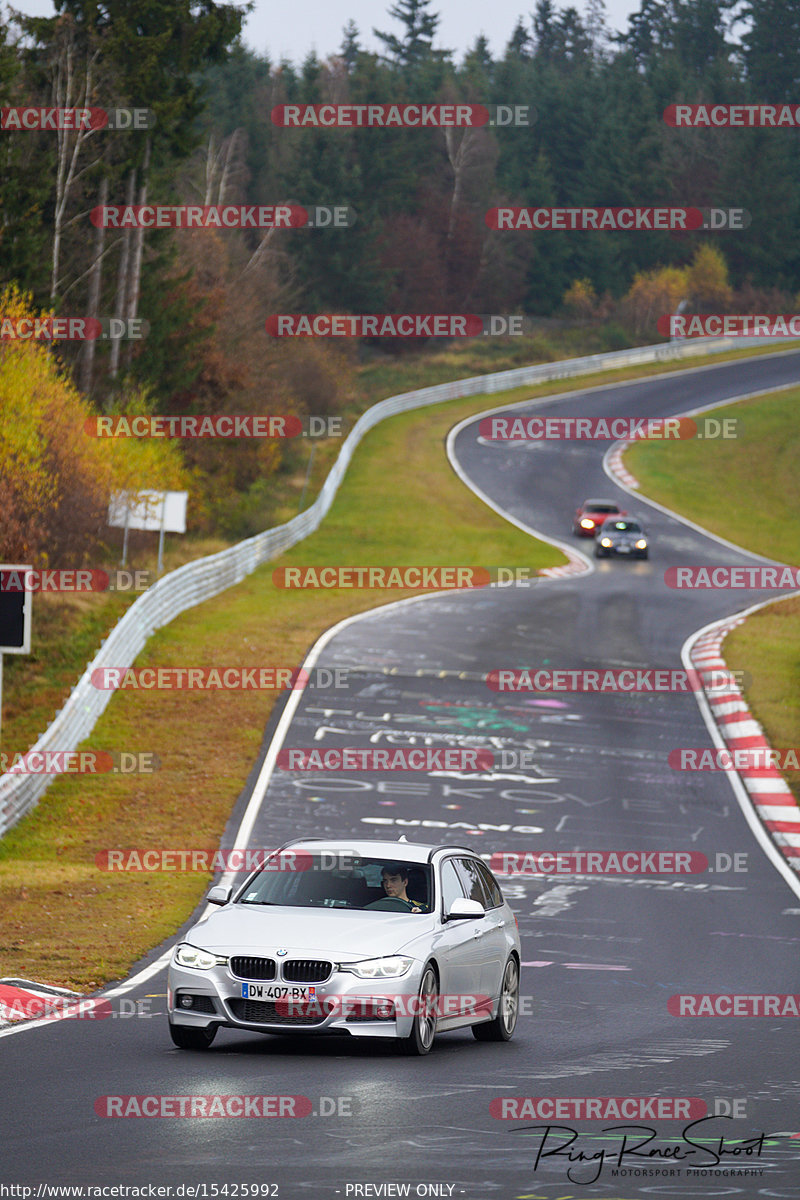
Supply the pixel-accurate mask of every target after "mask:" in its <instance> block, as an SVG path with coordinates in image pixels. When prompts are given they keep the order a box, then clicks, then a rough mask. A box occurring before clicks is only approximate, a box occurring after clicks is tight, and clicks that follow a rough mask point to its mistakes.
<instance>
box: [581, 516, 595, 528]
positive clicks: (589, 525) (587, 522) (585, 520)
mask: <svg viewBox="0 0 800 1200" xmlns="http://www.w3.org/2000/svg"><path fill="white" fill-rule="evenodd" d="M581 529H594V521H590V520H589V518H588V517H584V518H583V520H582V521H581Z"/></svg>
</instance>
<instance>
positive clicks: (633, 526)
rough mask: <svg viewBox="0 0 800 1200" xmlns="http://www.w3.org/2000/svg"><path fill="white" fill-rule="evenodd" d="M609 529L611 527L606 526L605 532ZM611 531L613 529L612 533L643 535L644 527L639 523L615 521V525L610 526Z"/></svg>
mask: <svg viewBox="0 0 800 1200" xmlns="http://www.w3.org/2000/svg"><path fill="white" fill-rule="evenodd" d="M608 528H609V526H608V525H606V526H605V527H604V530H605V529H608ZM610 529H611V531H612V533H641V532H642V527H641V525H639V523H638V522H637V521H614V523H613V525H611V526H610Z"/></svg>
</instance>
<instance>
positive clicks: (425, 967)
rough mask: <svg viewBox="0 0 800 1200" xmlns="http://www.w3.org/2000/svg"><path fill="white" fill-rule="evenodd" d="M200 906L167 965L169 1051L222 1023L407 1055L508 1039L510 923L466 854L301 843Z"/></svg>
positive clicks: (515, 986) (497, 895) (474, 858)
mask: <svg viewBox="0 0 800 1200" xmlns="http://www.w3.org/2000/svg"><path fill="white" fill-rule="evenodd" d="M208 902H209V903H210V904H215V905H218V906H219V910H218V911H217V912H213V913H211V914H210V915H208V916H206V917H205V918H204V919H202V920H201V921H199V922H198V923H197V924H196V925H194V926H193V927H192V928H191V929H190V930H189V931H188V932H187V934H186V936H185V937H184V938H183V939H182V940H181V941H180V943H179V944H178V945H177V946H176V947H175V949H174V951H173V954H172V958H171V961H170V964H169V973H168V978H167V1016H168V1019H169V1031H170V1035H171V1037H172V1041H173V1042H174V1043H175V1045H176V1046H178V1047H180V1048H181V1049H184V1050H205V1049H206V1048H207V1047H208V1046H210V1045H211V1043H212V1042H213V1040H214V1037H215V1035H216V1032H217V1030H218V1029H219V1028H220V1027H221V1026H225V1027H226V1028H229V1029H241V1030H242V1031H243V1032H246V1033H250V1034H252V1033H266V1034H284V1035H290V1034H318V1033H319V1034H323V1033H331V1034H350V1035H351V1036H353V1037H381V1038H393V1039H396V1040H397V1041H398V1042H399V1043H400V1046H401V1048H402V1049H403V1050H404V1051H405V1052H406V1053H409V1054H427V1053H428V1051H429V1050H430V1048H431V1046H432V1044H433V1040H434V1036H435V1035H436V1034H437V1033H439V1032H444V1031H445V1030H451V1029H461V1028H466V1027H469V1028H471V1029H472V1033H473V1035H474V1037H475V1038H477V1040H478V1041H487V1042H491V1041H495V1042H500V1041H508V1040H509V1039H510V1037H511V1035H512V1034H513V1032H514V1027H515V1025H516V1021H517V1013H518V1010H519V978H520V963H521V958H522V954H521V949H520V939H519V932H518V929H517V922H516V918H515V916H514V913H513V912H512V910H511V909H510V908H509V906H508V903H507V902H506V901H505V900H504V899H503V895H502V892H501V891H500V887H499V885H498V883H497V880H496V879H495V877H494V875H493V874H492V872H491V871H490V870H489V868H488V867H487V866H486V864H485V863H484V862H483V860H482V859H481V858H479V857H478V855H477V854H475V853H474V851H472V850H469V849H467V848H466V847H462V846H423V845H418V844H415V843H410V842H404V841H397V842H389V841H365V840H362V839H357V840H350V841H347V842H344V841H329V840H327V839H322V838H300V839H297V840H295V841H292V842H290V843H288V844H287V845H286V846H283V847H281V849H280V850H279V851H275V852H273V853H272V854H271V855H269V856H268V857H265V862H264V864H263V865H262V866H261V867H259V869H258V870H256V871H255V872H254V873H253V874H251V875H250V876H249V878H247V879H246V880H245V882H244V883H243V884H242V885H241V886H240V887H238V888H237V889H236V892H235V894H234V892H233V890H232V888H231V887H230V886H224V885H217V886H216V887H213V888H212V889H211V891H210V892H209V893H208Z"/></svg>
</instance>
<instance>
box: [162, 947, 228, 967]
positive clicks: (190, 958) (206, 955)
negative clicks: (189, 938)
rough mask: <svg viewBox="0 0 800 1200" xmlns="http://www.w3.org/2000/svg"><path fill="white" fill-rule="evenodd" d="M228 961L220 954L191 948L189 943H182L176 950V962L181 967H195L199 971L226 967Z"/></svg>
mask: <svg viewBox="0 0 800 1200" xmlns="http://www.w3.org/2000/svg"><path fill="white" fill-rule="evenodd" d="M227 961H228V960H227V958H223V957H222V955H220V954H211V953H210V952H209V951H208V950H200V949H199V948H198V947H197V946H190V945H189V943H188V942H181V944H180V945H179V946H177V947H176V949H175V962H176V963H177V964H178V966H180V967H195V968H196V969H197V970H198V971H210V970H211V968H212V967H224V966H225V965H226V963H227Z"/></svg>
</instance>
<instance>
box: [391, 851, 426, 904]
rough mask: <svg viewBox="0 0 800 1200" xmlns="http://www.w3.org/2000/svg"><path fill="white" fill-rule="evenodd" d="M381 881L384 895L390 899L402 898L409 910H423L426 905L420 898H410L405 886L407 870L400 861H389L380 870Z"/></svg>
mask: <svg viewBox="0 0 800 1200" xmlns="http://www.w3.org/2000/svg"><path fill="white" fill-rule="evenodd" d="M381 883H382V884H383V890H384V891H385V892H386V896H387V898H389V899H392V900H402V901H403V903H404V904H407V905H408V910H409V912H425V909H426V907H427V906H426V905H425V904H423V903H422V901H421V900H412V899H411V898H410V897H409V895H408V893H407V891H406V888H407V887H408V872H407V871H406V870H405V868H404V867H403V866H402V865H401V864H400V863H390V864H388V865H387V866H385V867H384V868H383V870H382V871H381Z"/></svg>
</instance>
